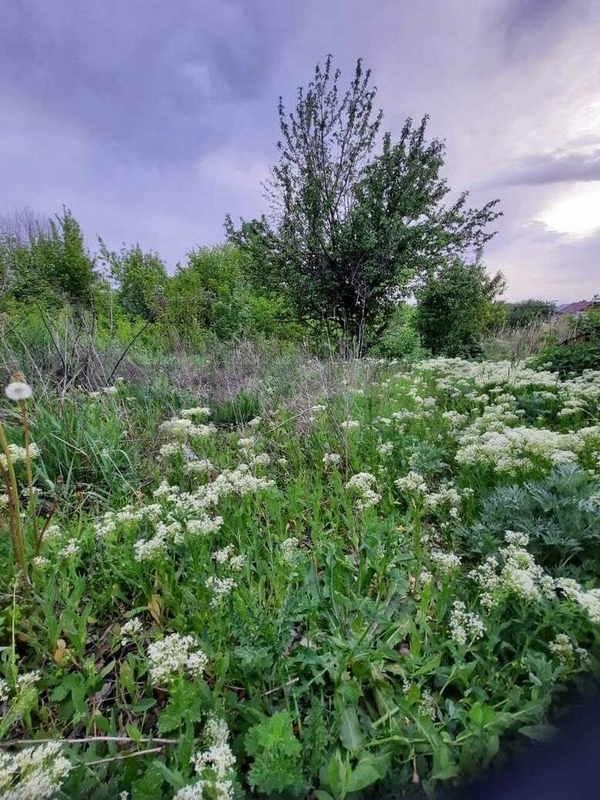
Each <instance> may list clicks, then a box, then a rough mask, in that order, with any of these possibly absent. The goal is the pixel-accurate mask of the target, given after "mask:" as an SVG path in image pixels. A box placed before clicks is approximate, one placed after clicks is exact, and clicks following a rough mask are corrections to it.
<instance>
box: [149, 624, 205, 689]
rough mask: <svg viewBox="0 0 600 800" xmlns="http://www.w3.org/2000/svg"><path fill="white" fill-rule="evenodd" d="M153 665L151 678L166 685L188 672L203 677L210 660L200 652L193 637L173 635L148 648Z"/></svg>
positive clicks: (154, 681)
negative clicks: (172, 678) (172, 679)
mask: <svg viewBox="0 0 600 800" xmlns="http://www.w3.org/2000/svg"><path fill="white" fill-rule="evenodd" d="M148 659H149V661H150V663H151V667H150V678H151V680H152V682H153V683H157V684H164V683H167V682H168V681H169V679H170V678H171V677H172V676H173V675H176V674H178V673H181V672H182V671H184V670H186V671H187V672H189V673H191V674H192V675H201V674H202V673H203V672H204V669H205V667H206V665H207V664H208V658H207V657H206V655H205V654H204V653H203V652H202V650H200V649H199V648H198V647H197V646H196V643H195V641H194V638H193V637H192V636H181V635H180V634H179V633H171V634H169V635H168V636H165V638H164V639H159V640H158V641H157V642H153V643H152V644H151V645H150V646H149V647H148Z"/></svg>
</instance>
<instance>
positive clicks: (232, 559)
mask: <svg viewBox="0 0 600 800" xmlns="http://www.w3.org/2000/svg"><path fill="white" fill-rule="evenodd" d="M212 557H213V560H214V561H215V563H217V564H226V565H227V566H228V567H229V568H230V569H232V570H234V571H235V572H239V570H240V569H242V567H243V566H244V564H245V563H246V556H244V555H237V556H236V555H235V554H234V547H233V545H232V544H228V545H227V546H226V547H223V548H222V549H221V550H215V552H214V553H213V554H212Z"/></svg>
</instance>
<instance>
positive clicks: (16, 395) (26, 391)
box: [4, 381, 33, 403]
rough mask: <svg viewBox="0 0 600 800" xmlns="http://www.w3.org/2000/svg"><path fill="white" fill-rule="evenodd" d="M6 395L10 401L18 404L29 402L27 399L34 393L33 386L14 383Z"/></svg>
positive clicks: (10, 385)
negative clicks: (24, 401)
mask: <svg viewBox="0 0 600 800" xmlns="http://www.w3.org/2000/svg"><path fill="white" fill-rule="evenodd" d="M4 394H5V395H6V396H7V397H8V399H9V400H14V401H15V403H18V402H20V401H21V400H27V398H29V397H31V395H32V394H33V391H32V389H31V386H30V385H29V384H28V383H25V382H24V381H12V382H11V383H9V384H8V386H7V387H6V389H5V390H4Z"/></svg>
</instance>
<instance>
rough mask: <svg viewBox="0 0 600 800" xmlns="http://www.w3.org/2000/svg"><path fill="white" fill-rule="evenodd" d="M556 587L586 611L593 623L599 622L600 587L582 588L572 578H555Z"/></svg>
mask: <svg viewBox="0 0 600 800" xmlns="http://www.w3.org/2000/svg"><path fill="white" fill-rule="evenodd" d="M555 583H556V588H557V589H561V590H562V591H563V592H564V593H565V594H566V595H567V597H569V598H570V599H571V600H574V601H575V602H576V603H577V604H578V605H579V606H581V608H582V609H583V610H584V611H585V612H586V614H587V615H588V617H589V618H590V621H591V622H593V623H594V625H598V624H600V589H589V590H588V591H586V590H585V589H583V588H582V587H581V586H580V585H579V584H578V583H577V581H575V580H573V579H572V578H557V579H556V582H555Z"/></svg>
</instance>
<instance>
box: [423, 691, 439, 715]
mask: <svg viewBox="0 0 600 800" xmlns="http://www.w3.org/2000/svg"><path fill="white" fill-rule="evenodd" d="M419 714H421V716H423V717H431V719H432V720H433V721H434V722H435V719H436V717H437V703H436V702H435V699H434V697H433V695H432V694H431V692H430V691H429V689H423V691H422V692H421V702H420V703H419Z"/></svg>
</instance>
